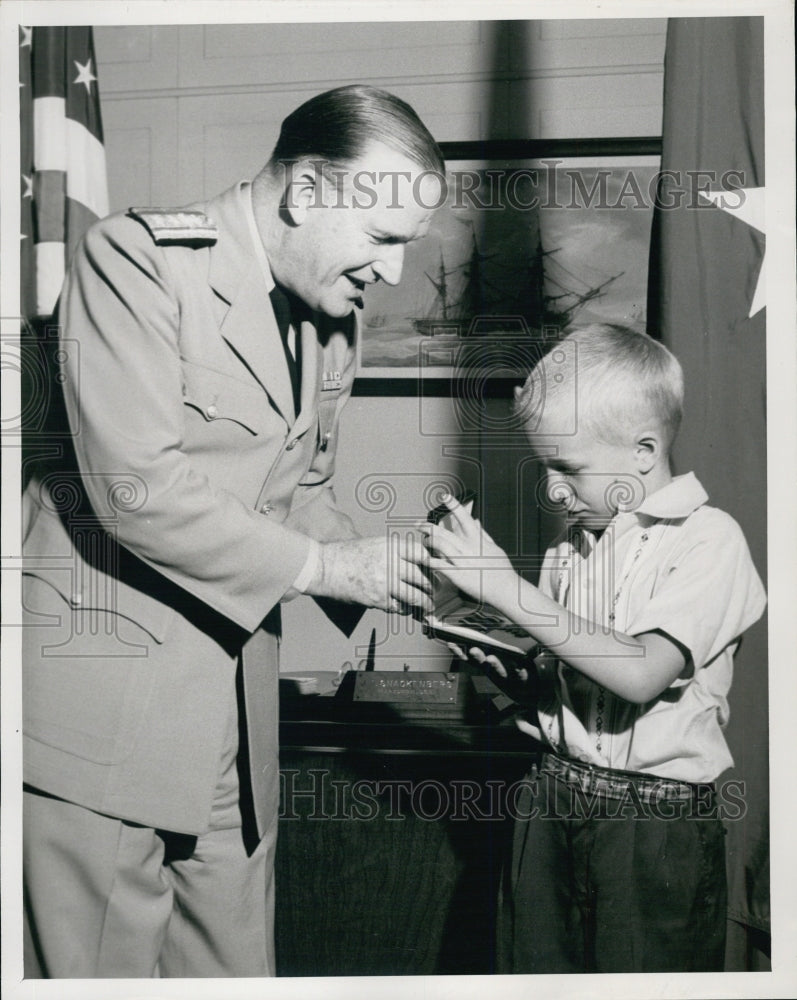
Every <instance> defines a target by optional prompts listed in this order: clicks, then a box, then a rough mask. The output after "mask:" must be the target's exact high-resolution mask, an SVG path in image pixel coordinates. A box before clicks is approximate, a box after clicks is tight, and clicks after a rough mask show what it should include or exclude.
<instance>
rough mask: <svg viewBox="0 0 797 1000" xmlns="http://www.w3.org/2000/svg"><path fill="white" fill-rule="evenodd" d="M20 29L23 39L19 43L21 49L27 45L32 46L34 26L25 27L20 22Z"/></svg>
mask: <svg viewBox="0 0 797 1000" xmlns="http://www.w3.org/2000/svg"><path fill="white" fill-rule="evenodd" d="M19 30H20V31H21V32H22V41H21V42H20V43H19V47H20V48H21V49H24V48H25V46H27V47H28V48H31V47H32V42H31V40H32V38H33V28H25V27H24V26H23V25H21V24H20V26H19Z"/></svg>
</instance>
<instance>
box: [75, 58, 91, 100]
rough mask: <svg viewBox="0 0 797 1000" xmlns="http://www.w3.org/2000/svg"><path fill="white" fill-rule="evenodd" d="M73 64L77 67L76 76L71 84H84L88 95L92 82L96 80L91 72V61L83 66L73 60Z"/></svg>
mask: <svg viewBox="0 0 797 1000" xmlns="http://www.w3.org/2000/svg"><path fill="white" fill-rule="evenodd" d="M74 63H75V65H76V66H77V69H78V74H77V76H76V77H75V79H74V80H73V81H72V82H73V83H82V84H84V86H85V87H86V92H87V93H89V94H90V93H91V84H92V81H93V80H96V79H97V77H96V76H94V74H93V73H92V72H91V59H89V60H88V61H87V62H86V64H85V66H84V65H83V63H79V62H78V61H77V59H75V60H74Z"/></svg>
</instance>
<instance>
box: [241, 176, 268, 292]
mask: <svg viewBox="0 0 797 1000" xmlns="http://www.w3.org/2000/svg"><path fill="white" fill-rule="evenodd" d="M239 193H240V196H241V207H242V208H243V213H244V216H245V217H246V222H247V225H248V226H249V235H250V236H251V237H252V246H253V247H254V251H255V258H256V260H257V262H258V264H259V265H260V270H261V271H262V272H263V278H264V280H265V282H266V291H267V292H268V294H269V295H271V292H272V290H273V288H274V285H275V282H274V276H273V275H272V273H271V267H270V265H269V262H268V257H267V256H266V251H265V248H264V246H263V241H262V240H261V238H260V233H259V232H258V230H257V222H256V221H255V209H254V205H253V204H252V184H251V182H250V181H242V183H241V186H240V188H239Z"/></svg>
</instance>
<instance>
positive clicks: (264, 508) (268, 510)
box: [260, 500, 274, 514]
mask: <svg viewBox="0 0 797 1000" xmlns="http://www.w3.org/2000/svg"><path fill="white" fill-rule="evenodd" d="M272 510H274V507H273V505H272V504H271V502H270V501H268V500H266V502H265V503H264V504H263V505H262V506H261V507H260V513H261V514H270V513H271V512H272Z"/></svg>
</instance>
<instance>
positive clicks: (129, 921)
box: [23, 691, 278, 979]
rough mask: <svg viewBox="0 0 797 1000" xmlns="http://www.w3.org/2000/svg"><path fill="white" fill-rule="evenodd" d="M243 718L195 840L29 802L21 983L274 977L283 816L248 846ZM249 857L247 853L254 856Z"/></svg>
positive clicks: (49, 800) (232, 714) (234, 726)
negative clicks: (242, 789) (242, 793)
mask: <svg viewBox="0 0 797 1000" xmlns="http://www.w3.org/2000/svg"><path fill="white" fill-rule="evenodd" d="M237 750H238V709H237V705H236V699H235V692H234V691H233V692H231V697H230V705H229V708H228V725H227V739H226V741H225V749H224V753H223V758H222V761H221V766H220V776H219V781H218V785H217V787H216V790H215V793H214V800H213V807H212V812H211V820H210V824H209V827H208V829H207V830H206V831H205V832H204V833H202V834H200V835H199V836H190V835H186V834H179V833H174V832H169V831H163V830H155V829H151V828H149V827H145V826H141V825H139V824H136V823H132V822H128V821H127V820H124V819H117V818H114V817H111V816H105V815H102V814H100V813H96V812H93V811H91V810H89V809H85V808H83V807H82V806H79V805H75V804H74V803H71V802H66V801H64V800H63V799H59V798H56V797H54V796H52V795H48V794H46V793H43V792H40V791H38V790H37V789H34V788H29V787H26V788H25V791H24V793H23V824H24V827H23V856H24V899H25V904H24V905H25V914H24V942H25V957H24V961H25V976H26V978H33V979H36V978H55V979H61V978H64V979H65V978H84V979H90V978H114V977H128V978H148V977H152V976H162V977H167V976H168V977H181V978H192V977H233V976H272V975H274V974H275V958H274V933H273V930H274V854H275V849H276V839H277V812H278V810H277V809H276V808H275V810H274V818H273V823H272V825H271V826H270V827H269V829H268V830H267V831H266V834H265V836H264V837H263V838H262V840H261V841H260V842H259V843H258V844H257V846H256V847H255V848H254V850H252V848H251V845H247V844H246V843H245V838H244V827H243V822H242V818H241V809H240V804H239V782H238V767H237ZM247 847H248V849H247Z"/></svg>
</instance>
